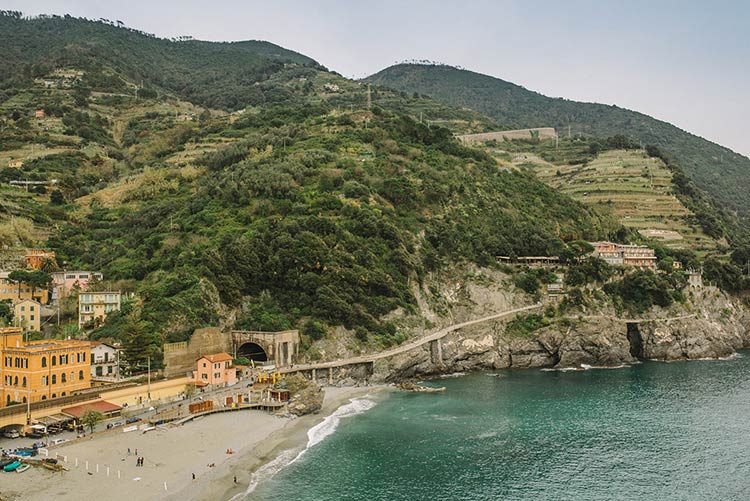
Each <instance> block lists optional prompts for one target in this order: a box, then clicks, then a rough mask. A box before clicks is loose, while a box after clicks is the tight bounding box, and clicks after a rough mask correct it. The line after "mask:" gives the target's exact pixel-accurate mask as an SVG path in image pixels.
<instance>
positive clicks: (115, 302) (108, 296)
mask: <svg viewBox="0 0 750 501" xmlns="http://www.w3.org/2000/svg"><path fill="white" fill-rule="evenodd" d="M121 295H122V294H121V293H120V292H119V291H118V292H82V293H80V294H78V325H79V327H83V326H84V325H85V324H87V323H89V322H99V323H102V322H104V319H105V318H107V315H109V314H110V313H112V312H113V311H120V297H121Z"/></svg>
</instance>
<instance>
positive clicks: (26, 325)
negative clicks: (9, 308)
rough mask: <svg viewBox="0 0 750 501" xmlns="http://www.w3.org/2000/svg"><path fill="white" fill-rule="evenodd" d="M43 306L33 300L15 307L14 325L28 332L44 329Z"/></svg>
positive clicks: (21, 302)
mask: <svg viewBox="0 0 750 501" xmlns="http://www.w3.org/2000/svg"><path fill="white" fill-rule="evenodd" d="M41 315H42V305H41V304H40V303H39V301H34V300H33V299H23V300H21V301H18V302H16V303H15V304H14V305H13V324H14V325H15V326H16V327H20V328H21V329H23V330H24V331H26V332H29V331H34V332H39V331H40V330H41V329H42V320H41Z"/></svg>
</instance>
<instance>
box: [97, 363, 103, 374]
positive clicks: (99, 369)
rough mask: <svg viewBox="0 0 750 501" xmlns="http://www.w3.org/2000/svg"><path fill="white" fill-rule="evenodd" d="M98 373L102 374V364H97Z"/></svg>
mask: <svg viewBox="0 0 750 501" xmlns="http://www.w3.org/2000/svg"><path fill="white" fill-rule="evenodd" d="M96 375H97V376H101V375H102V366H101V365H97V366H96Z"/></svg>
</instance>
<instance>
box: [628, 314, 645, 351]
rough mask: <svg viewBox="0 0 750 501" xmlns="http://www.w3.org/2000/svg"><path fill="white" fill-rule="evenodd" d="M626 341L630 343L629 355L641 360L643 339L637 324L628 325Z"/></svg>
mask: <svg viewBox="0 0 750 501" xmlns="http://www.w3.org/2000/svg"><path fill="white" fill-rule="evenodd" d="M628 341H630V355H631V356H633V357H635V358H638V359H640V358H643V338H642V337H641V331H640V330H638V324H636V323H630V322H629V323H628Z"/></svg>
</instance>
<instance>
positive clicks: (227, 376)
mask: <svg viewBox="0 0 750 501" xmlns="http://www.w3.org/2000/svg"><path fill="white" fill-rule="evenodd" d="M193 379H194V380H195V384H197V385H208V384H218V385H226V386H229V385H232V384H234V383H236V382H237V369H236V368H235V367H234V365H232V356H231V355H230V354H229V353H216V354H214V355H204V356H202V357H201V358H199V359H198V361H197V363H196V370H194V371H193Z"/></svg>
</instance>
